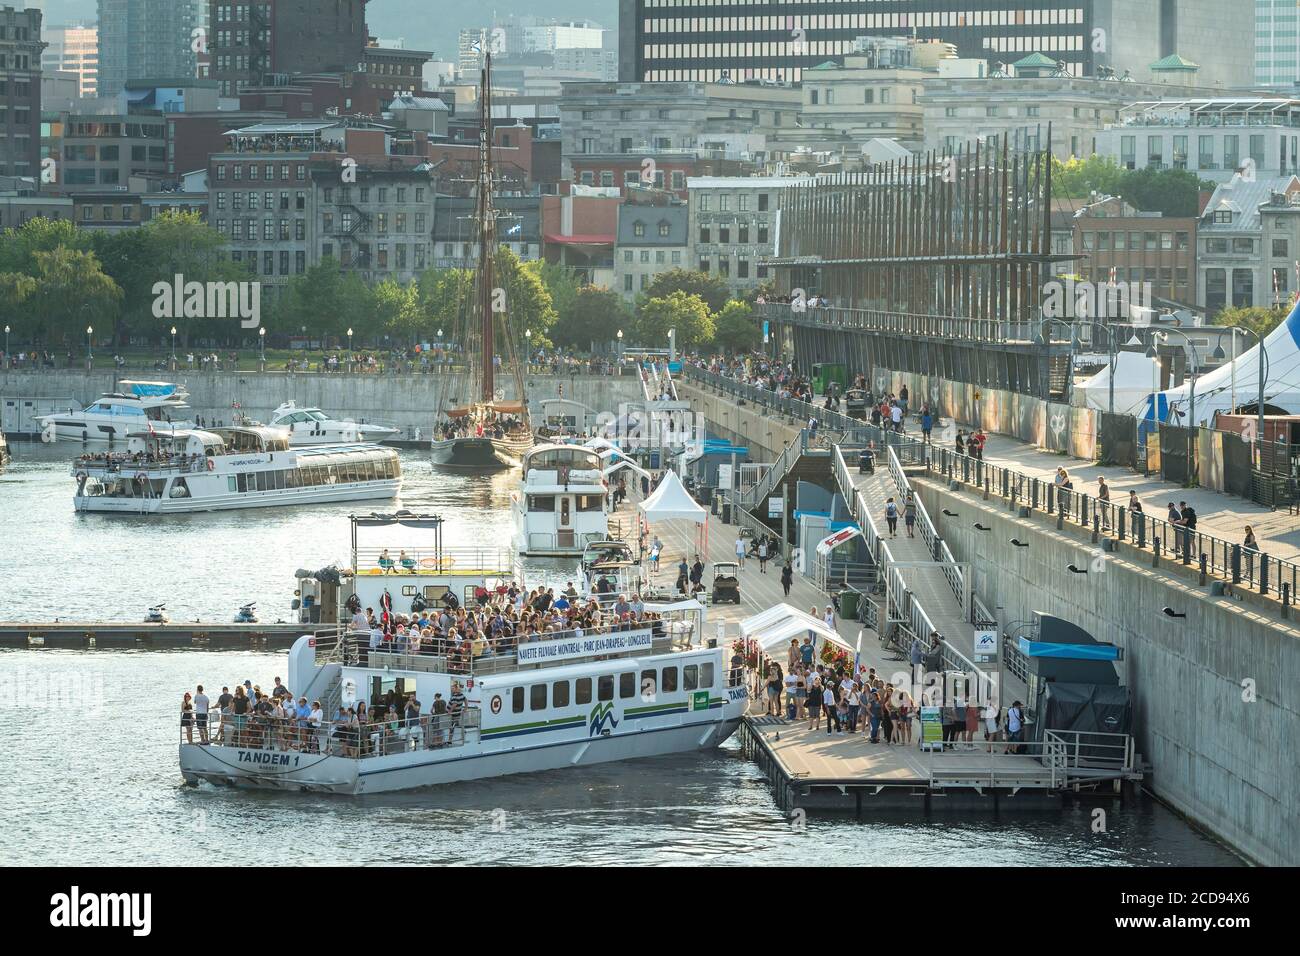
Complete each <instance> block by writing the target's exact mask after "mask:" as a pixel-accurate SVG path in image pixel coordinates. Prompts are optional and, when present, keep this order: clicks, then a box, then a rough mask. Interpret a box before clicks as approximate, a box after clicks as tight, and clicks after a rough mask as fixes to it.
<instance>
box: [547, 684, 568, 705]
mask: <svg viewBox="0 0 1300 956" xmlns="http://www.w3.org/2000/svg"><path fill="white" fill-rule="evenodd" d="M551 703H552V704H553V705H554V706H556V707H568V706H569V682H568V681H567V680H558V681H556V682H555V683H554V684H552V685H551Z"/></svg>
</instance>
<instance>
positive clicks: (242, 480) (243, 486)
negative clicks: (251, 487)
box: [236, 475, 248, 491]
mask: <svg viewBox="0 0 1300 956" xmlns="http://www.w3.org/2000/svg"><path fill="white" fill-rule="evenodd" d="M236 477H237V478H238V479H239V490H240V491H247V490H248V475H237V476H236Z"/></svg>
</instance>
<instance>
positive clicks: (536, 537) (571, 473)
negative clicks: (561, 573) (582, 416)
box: [510, 445, 609, 556]
mask: <svg viewBox="0 0 1300 956" xmlns="http://www.w3.org/2000/svg"><path fill="white" fill-rule="evenodd" d="M523 470H524V480H523V485H522V487H521V488H520V490H519V491H517V492H512V493H511V496H510V497H511V507H512V508H513V509H514V517H515V537H516V543H517V547H518V549H519V551H520V552H521V553H522V554H526V555H530V556H566V555H580V554H582V552H583V550H584V549H585V548H586V547H587V545H588V544H590V543H592V542H594V541H604V540H606V539H607V538H608V537H609V513H608V510H607V502H608V492H609V486H608V483H607V481H606V476H605V472H604V470H603V469H602V467H601V458H600V454H599V452H597V451H596V450H594V449H591V448H585V447H583V446H581V445H538V446H536V447H534V448H533V449H532V450H531V451H530V452H528V453H527V454H526V455H524V461H523Z"/></svg>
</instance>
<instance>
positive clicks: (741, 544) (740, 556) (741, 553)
mask: <svg viewBox="0 0 1300 956" xmlns="http://www.w3.org/2000/svg"><path fill="white" fill-rule="evenodd" d="M736 564H738V565H740V569H741V570H742V571H743V570H744V569H745V539H744V538H742V537H741V536H740V535H739V534H737V535H736Z"/></svg>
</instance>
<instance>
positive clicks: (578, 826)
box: [0, 444, 1238, 867]
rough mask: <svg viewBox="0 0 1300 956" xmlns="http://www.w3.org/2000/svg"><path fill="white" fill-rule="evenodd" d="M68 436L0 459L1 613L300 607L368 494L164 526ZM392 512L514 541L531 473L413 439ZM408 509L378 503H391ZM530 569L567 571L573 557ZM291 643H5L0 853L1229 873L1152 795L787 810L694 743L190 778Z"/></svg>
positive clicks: (186, 861) (758, 783)
mask: <svg viewBox="0 0 1300 956" xmlns="http://www.w3.org/2000/svg"><path fill="white" fill-rule="evenodd" d="M72 450H73V446H68V445H60V446H53V447H51V446H32V445H21V444H20V445H18V446H16V447H15V448H14V453H15V460H14V462H13V463H12V465H11V466H10V467H9V468H8V469H6V470H5V471H3V472H0V540H3V542H4V545H3V547H0V573H2V574H3V586H2V587H0V618H2V619H8V620H14V619H35V620H50V619H53V618H55V617H59V618H61V619H63V620H137V619H139V618H140V617H141V616H143V613H144V611H145V609H146V608H147V607H148V605H150V604H154V603H157V602H159V601H165V602H167V604H168V607H169V611H170V612H171V613H172V616H173V619H175V620H192V619H194V618H201V619H203V620H209V621H215V620H227V619H229V617H230V616H233V614H234V611H235V609H236V608H237V607H238V606H239V605H240V604H244V603H247V602H248V601H254V600H255V601H257V602H258V604H259V611H260V613H261V614H262V617H263V619H264V620H275V619H276V618H277V617H284V618H286V619H287V618H288V616H289V613H290V612H289V599H290V597H291V591H292V588H293V580H294V579H293V572H294V571H295V570H296V569H297V568H300V567H301V568H313V569H314V568H318V567H321V566H324V565H326V564H329V563H331V562H335V561H337V562H340V563H346V561H347V559H348V547H349V541H348V523H347V521H346V520H345V517H346V515H347V514H348V513H350V512H352V511H359V510H373V509H370V508H369V507H367V508H365V509H362V508H359V507H358V506H356V505H324V506H308V507H301V508H287V509H262V510H253V511H245V512H232V513H225V514H211V515H192V516H173V517H168V518H165V519H159V518H138V517H114V516H104V515H78V514H76V513H74V512H73V510H72V501H71V496H72V486H73V482H72V479H71V478H70V477H69V475H68V463H69V460H70V457H71V453H72ZM403 467H404V471H405V474H404V481H403V485H404V492H403V495H402V498H401V500H400V506H401V507H404V508H409V509H411V510H414V511H429V512H435V513H438V514H441V515H443V517H444V518H446V519H447V532H446V535H447V538H446V540H447V543H448V544H465V543H471V542H473V543H484V544H485V543H488V542H491V543H492V544H494V545H499V546H502V547H504V546H506V545H508V543H509V539H510V533H511V528H510V520H509V515H508V510H507V509H508V504H509V493H510V490H511V487H512V483H513V482H514V481H516V480H517V475H512V474H510V473H505V474H501V475H498V476H495V477H491V478H477V477H469V476H464V475H455V474H448V473H440V472H438V471H436V470H435V469H433V468H432V467H431V466H430V465H429V462H428V457H427V455H423V454H421V453H416V452H404V453H403ZM395 506H396V505H395V503H392V502H386V503H376V504H375V506H374V508H375V509H380V510H388V509H391V508H393V507H395ZM527 570H528V572H529V573H530V574H532V575H533V576H534V577H544V578H547V579H550V580H558V582H559V583H561V584H563V581H564V580H565V578H566V575H567V572H568V568H567V567H566V566H565V564H564V563H562V562H561V563H557V562H536V563H535V564H534V565H530V566H528V569H527ZM284 662H285V655H284V654H283V653H279V654H266V653H246V652H227V653H213V652H200V651H101V652H95V651H55V650H10V651H0V748H3V752H4V753H5V754H6V756H7V757H8V758H9V766H10V768H11V770H10V772H9V773H8V774H6V775H5V780H4V783H3V784H0V800H2V801H3V805H4V807H5V808H6V813H5V819H6V832H5V838H4V840H3V841H0V864H10V863H17V862H27V863H32V862H38V861H39V862H43V863H57V864H85V865H94V864H104V863H112V864H124V865H130V864H164V863H165V864H174V865H190V866H196V867H202V866H207V865H210V864H214V863H229V862H232V861H236V860H240V861H242V860H247V859H250V858H255V859H259V860H261V859H265V860H270V861H274V862H276V863H280V862H283V863H286V864H291V865H301V864H303V863H322V864H337V865H348V864H357V863H400V864H431V863H436V864H462V863H463V864H486V863H497V864H553V863H555V862H557V861H562V862H573V863H586V864H597V865H599V864H609V863H625V864H627V863H630V864H651V865H654V864H705V863H712V864H763V865H770V866H779V865H782V864H812V863H815V864H823V865H825V864H832V865H835V864H843V865H863V864H868V863H871V864H879V863H881V862H884V863H886V864H901V865H925V864H934V865H955V864H966V865H991V866H1003V865H1036V864H1056V865H1095V864H1105V865H1170V866H1190V865H1197V866H1213V865H1232V864H1234V863H1236V862H1238V861H1237V859H1236V858H1235V857H1234V856H1233V855H1232V854H1231V853H1229V852H1228V851H1227V850H1225V849H1224V848H1222V847H1221V846H1220V845H1218V844H1217V843H1215V842H1214V841H1213V840H1211V839H1209V838H1208V837H1206V836H1205V835H1203V834H1201V833H1200V832H1198V831H1196V830H1195V829H1193V828H1192V827H1190V826H1188V825H1187V824H1186V823H1185V822H1184V821H1183V820H1182V819H1181V818H1179V817H1178V816H1176V815H1175V814H1173V813H1171V812H1170V811H1168V810H1167V809H1165V808H1164V807H1163V806H1161V805H1160V804H1158V803H1157V802H1155V801H1153V800H1150V799H1148V798H1145V797H1143V798H1140V799H1137V800H1130V801H1128V802H1126V803H1124V804H1119V803H1113V804H1112V803H1103V804H1099V806H1101V807H1102V808H1104V810H1105V816H1104V818H1103V819H1099V818H1098V817H1097V816H1096V815H1095V814H1094V808H1093V806H1092V805H1088V804H1079V805H1075V806H1071V807H1068V808H1066V809H1065V810H1064V811H1061V812H1055V811H1052V812H1035V813H1027V814H1018V813H1013V812H1010V811H1004V812H1003V813H1002V814H1001V815H999V816H993V815H990V814H987V813H979V812H970V813H960V814H957V813H952V814H943V815H934V816H931V817H929V818H927V817H925V816H923V815H921V814H919V813H917V814H906V813H898V812H894V813H890V814H888V815H873V814H872V813H871V812H870V811H869V810H868V811H867V812H866V813H865V814H864V817H865V818H864V819H863V820H861V821H855V820H852V819H847V818H844V817H836V816H829V817H821V816H817V815H812V816H809V817H807V818H802V817H796V818H794V819H790V818H788V817H786V816H785V815H784V814H782V812H781V811H780V810H778V809H777V808H776V806H775V804H774V803H773V800H772V796H771V792H770V790H769V788H768V785H767V782H766V780H765V779H764V778H763V775H762V774H761V773H760V772H759V770H758V769H757V768H756V767H755V765H754V764H752V763H751V762H749V761H748V760H746V759H745V758H744V757H743V756H742V755H741V753H740V750H739V747H738V745H737V744H736V742H735V741H734V740H733V741H730V742H728V743H727V744H726V745H725V746H724V747H723V748H721V749H720V750H718V751H715V752H712V753H703V754H686V755H677V756H671V757H662V758H655V759H652V760H646V761H639V762H629V763H622V764H605V765H600V766H595V767H590V768H583V769H581V770H559V771H552V772H548V773H541V774H534V775H526V776H518V777H510V778H501V779H497V780H490V781H479V782H474V783H464V784H455V785H451V786H447V787H443V788H438V789H434V790H425V791H416V792H411V793H401V794H393V795H383V796H372V797H363V798H352V797H332V796H321V795H312V794H290V793H285V794H280V793H261V792H234V791H229V790H223V789H218V788H214V787H210V786H207V785H204V786H201V787H198V788H189V787H185V786H183V785H182V783H181V778H180V773H179V771H178V769H177V743H178V741H179V726H178V724H179V701H180V697H181V694H182V693H183V692H184V691H185V690H187V689H189V690H192V689H193V687H194V685H195V684H196V683H203V684H204V685H205V687H206V688H207V690H208V692H209V694H210V695H211V696H214V697H215V696H216V694H217V693H220V688H221V686H222V685H228V686H233V685H234V684H235V683H236V682H243V681H244V680H245V679H249V680H252V681H253V682H254V683H256V684H260V685H261V686H263V687H268V686H270V685H271V683H272V679H273V678H274V677H275V676H279V675H281V674H282V672H283V670H284Z"/></svg>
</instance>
